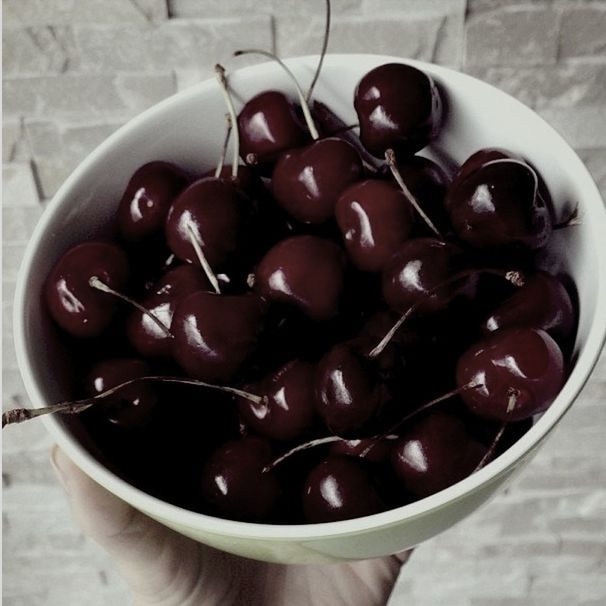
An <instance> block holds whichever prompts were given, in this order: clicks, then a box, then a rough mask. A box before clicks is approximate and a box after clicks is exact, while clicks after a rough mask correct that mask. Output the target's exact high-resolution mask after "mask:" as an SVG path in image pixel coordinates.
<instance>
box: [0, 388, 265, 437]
mask: <svg viewBox="0 0 606 606" xmlns="http://www.w3.org/2000/svg"><path fill="white" fill-rule="evenodd" d="M139 381H155V382H158V383H176V384H179V385H193V386H195V387H207V388H209V389H214V390H216V391H222V392H225V393H229V394H232V395H235V396H238V397H240V398H245V399H247V400H250V401H251V402H254V403H255V404H260V403H261V402H262V401H263V398H262V396H258V395H256V394H253V393H250V392H248V391H242V390H241V389H237V388H236V387H229V386H227V385H213V384H212V383H206V382H205V381H199V380H198V379H184V378H181V377H159V376H148V377H137V378H136V379H131V380H130V381H125V382H124V383H120V385H116V386H115V387H112V388H111V389H107V390H105V391H104V392H102V393H100V394H97V395H96V396H92V397H90V398H84V399H82V400H74V401H73V402H59V403H58V404H52V405H51V406H45V407H44V408H14V409H13V410H8V411H7V412H5V413H3V414H2V427H5V426H6V425H11V424H14V423H22V422H23V421H28V420H29V419H34V418H36V417H41V416H43V415H48V414H54V413H57V412H59V413H64V414H78V413H80V412H82V411H84V410H86V409H87V408H90V407H91V406H94V405H95V404H98V403H99V402H101V401H103V400H104V399H105V398H107V397H109V396H112V395H114V394H115V393H116V392H117V391H120V390H121V389H123V388H124V387H128V386H129V385H132V384H134V383H138V382H139Z"/></svg>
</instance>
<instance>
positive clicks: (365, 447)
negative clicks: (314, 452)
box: [330, 438, 392, 463]
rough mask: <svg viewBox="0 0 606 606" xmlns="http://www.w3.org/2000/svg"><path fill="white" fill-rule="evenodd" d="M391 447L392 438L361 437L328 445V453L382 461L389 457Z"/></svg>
mask: <svg viewBox="0 0 606 606" xmlns="http://www.w3.org/2000/svg"><path fill="white" fill-rule="evenodd" d="M391 448H392V440H385V439H383V440H377V439H374V438H361V439H358V440H341V441H340V442H335V443H334V444H332V445H331V447H330V454H331V455H343V456H346V457H354V458H359V459H363V460H365V461H368V462H370V463H383V462H384V461H387V460H388V459H389V457H390V454H391Z"/></svg>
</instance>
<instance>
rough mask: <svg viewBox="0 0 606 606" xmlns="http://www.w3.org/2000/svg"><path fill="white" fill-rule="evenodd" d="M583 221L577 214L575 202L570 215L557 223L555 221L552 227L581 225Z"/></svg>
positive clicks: (561, 227)
mask: <svg viewBox="0 0 606 606" xmlns="http://www.w3.org/2000/svg"><path fill="white" fill-rule="evenodd" d="M582 224H583V221H582V219H581V217H580V215H579V205H578V204H577V205H576V206H575V207H574V208H573V209H572V212H571V213H570V215H569V216H568V217H567V218H566V219H564V220H563V221H560V222H559V223H556V224H555V225H554V226H553V229H554V230H555V229H564V228H566V227H572V226H573V225H582Z"/></svg>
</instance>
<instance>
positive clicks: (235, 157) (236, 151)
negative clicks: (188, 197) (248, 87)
mask: <svg viewBox="0 0 606 606" xmlns="http://www.w3.org/2000/svg"><path fill="white" fill-rule="evenodd" d="M215 74H216V75H217V80H218V82H219V87H220V88H221V92H222V93H223V98H224V99H225V104H226V105H227V111H228V112H229V116H230V118H231V123H232V126H233V128H234V146H233V153H232V164H231V176H232V178H233V179H237V178H238V165H239V163H240V131H239V129H238V116H237V114H236V109H235V107H234V103H233V101H232V98H231V95H230V94H229V88H228V84H227V78H226V77H225V68H224V67H223V66H222V65H221V64H219V63H217V64H216V65H215Z"/></svg>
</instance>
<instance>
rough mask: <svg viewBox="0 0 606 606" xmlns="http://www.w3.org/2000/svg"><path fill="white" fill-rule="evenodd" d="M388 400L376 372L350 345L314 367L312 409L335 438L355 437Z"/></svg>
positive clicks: (339, 349) (340, 346) (334, 352)
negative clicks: (314, 400)
mask: <svg viewBox="0 0 606 606" xmlns="http://www.w3.org/2000/svg"><path fill="white" fill-rule="evenodd" d="M388 399H389V393H388V391H387V388H386V387H385V385H384V383H383V382H382V381H381V378H380V375H379V372H378V369H377V368H376V367H375V366H374V364H373V362H372V361H371V360H369V359H368V357H366V356H364V355H362V354H360V353H359V352H357V351H356V350H355V349H354V348H353V347H352V346H351V345H350V344H347V343H343V344H339V345H335V346H334V347H333V348H332V349H331V350H330V351H328V353H326V355H324V357H323V358H322V359H321V360H320V362H319V363H318V368H317V371H316V406H317V410H318V414H319V415H320V417H321V418H322V419H323V421H324V422H325V424H326V426H327V427H328V428H329V429H330V431H331V432H332V433H334V434H335V435H337V436H343V437H348V436H355V435H359V434H360V433H361V432H363V431H364V429H365V427H366V426H367V425H368V423H369V422H370V421H371V420H372V419H373V418H374V417H375V416H376V414H377V413H378V411H379V410H380V409H381V407H382V405H383V404H384V403H385V402H386V401H387V400H388Z"/></svg>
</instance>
